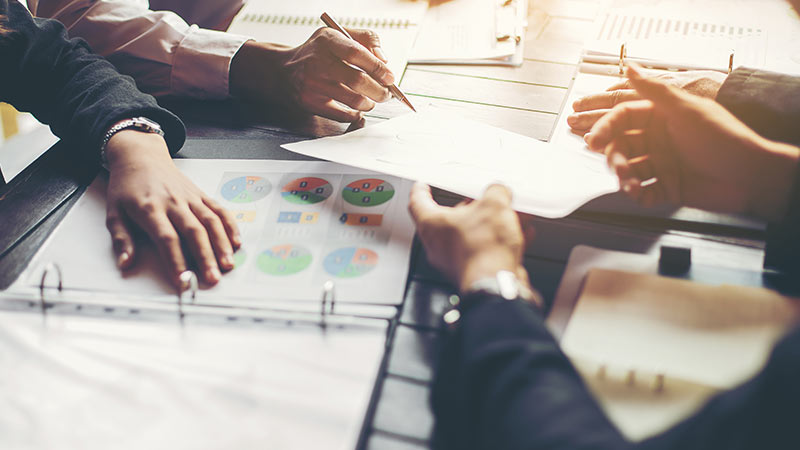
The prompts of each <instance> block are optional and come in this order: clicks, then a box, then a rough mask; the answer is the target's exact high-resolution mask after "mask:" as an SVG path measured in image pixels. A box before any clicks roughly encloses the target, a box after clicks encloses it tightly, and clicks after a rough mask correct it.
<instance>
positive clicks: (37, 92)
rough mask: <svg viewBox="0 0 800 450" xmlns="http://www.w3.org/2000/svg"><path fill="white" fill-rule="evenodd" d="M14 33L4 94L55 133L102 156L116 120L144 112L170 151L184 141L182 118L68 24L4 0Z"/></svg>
mask: <svg viewBox="0 0 800 450" xmlns="http://www.w3.org/2000/svg"><path fill="white" fill-rule="evenodd" d="M0 5H2V6H5V7H6V8H7V11H8V13H7V14H8V25H9V28H10V29H11V30H12V32H13V33H12V35H11V36H9V37H7V38H5V41H4V42H3V43H2V47H0V58H2V60H3V63H4V67H3V70H2V71H0V80H2V83H1V84H0V94H1V95H0V97H1V98H2V99H3V100H5V101H7V102H8V103H11V104H12V105H14V106H15V107H16V108H17V109H20V110H22V111H27V112H31V113H33V115H34V116H36V118H37V119H39V120H40V121H41V122H43V123H46V124H48V125H50V128H51V129H52V130H53V133H54V134H55V135H56V136H58V137H60V138H62V139H64V140H66V141H68V142H70V143H71V144H73V145H74V146H75V147H76V148H79V149H80V150H79V151H80V152H81V153H82V154H83V155H85V156H88V157H90V158H93V159H94V160H97V156H98V154H99V151H100V146H101V143H102V139H103V136H104V135H105V133H106V131H108V129H109V128H110V127H111V126H112V125H113V124H114V123H116V122H118V121H120V120H122V119H125V118H130V117H137V116H145V117H148V118H150V119H152V120H154V121H156V122H158V123H159V124H160V125H161V127H162V128H163V130H164V132H165V139H166V141H167V145H168V146H169V148H170V151H171V152H173V153H174V152H177V151H178V150H179V149H180V147H181V146H182V145H183V142H184V140H185V138H186V132H185V129H184V127H183V124H182V123H181V121H180V120H179V119H178V118H177V117H176V116H175V115H174V114H172V113H170V112H169V111H167V110H165V109H163V108H161V107H159V106H158V104H157V103H156V101H155V99H154V98H153V97H151V96H149V95H147V94H143V93H141V92H140V91H139V90H138V89H137V88H136V85H135V84H134V82H133V80H132V79H131V78H130V77H126V76H123V75H120V74H119V73H118V72H117V71H116V70H115V69H114V67H113V66H112V65H111V64H110V63H108V62H107V61H105V60H103V59H102V58H101V57H99V56H97V55H94V54H92V53H91V52H90V50H89V47H88V46H87V45H86V43H85V42H84V41H82V40H79V39H73V40H69V39H67V36H66V32H65V30H64V27H63V25H61V24H60V23H58V22H56V21H54V20H46V19H33V18H32V17H31V16H30V14H29V13H28V11H27V10H26V9H25V7H24V6H22V5H21V4H20V3H19V2H17V1H12V2H10V3H9V2H7V0H2V3H0Z"/></svg>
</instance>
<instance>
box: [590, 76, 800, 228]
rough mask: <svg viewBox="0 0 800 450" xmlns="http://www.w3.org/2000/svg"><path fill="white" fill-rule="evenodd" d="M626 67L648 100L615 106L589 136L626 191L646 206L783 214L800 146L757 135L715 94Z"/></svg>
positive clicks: (768, 215)
mask: <svg viewBox="0 0 800 450" xmlns="http://www.w3.org/2000/svg"><path fill="white" fill-rule="evenodd" d="M627 73H628V78H629V80H630V83H631V86H632V87H633V88H634V89H636V91H637V92H638V94H639V95H641V96H642V97H643V98H644V99H646V100H642V101H635V102H627V103H624V104H621V105H618V106H616V107H615V108H614V109H613V110H612V111H611V112H610V113H609V114H608V115H606V116H604V117H603V118H602V119H600V120H599V121H598V122H597V124H595V126H594V127H593V128H592V131H591V133H590V134H589V136H588V138H587V143H588V144H589V147H590V148H591V149H593V150H595V151H604V152H605V153H606V155H607V157H608V161H609V165H610V166H611V167H612V168H614V169H615V170H616V172H617V175H618V176H619V178H620V185H621V186H622V189H623V190H624V191H625V192H627V193H628V194H629V195H630V196H632V197H633V198H635V199H637V200H639V201H640V202H642V203H643V204H645V205H652V204H655V203H660V202H668V203H672V204H676V205H686V206H693V207H697V208H702V209H706V210H710V211H716V212H726V213H749V214H753V215H756V216H758V217H761V218H764V219H767V220H774V219H778V218H780V217H781V216H782V214H783V211H784V210H785V208H786V204H787V197H788V194H789V191H790V189H791V186H792V182H793V179H794V173H795V170H796V165H797V160H798V153H799V152H800V150H798V149H797V148H795V147H792V146H788V145H784V144H778V143H774V142H771V141H768V140H766V139H764V138H762V137H761V136H759V135H758V134H756V133H755V132H754V131H752V130H751V129H750V128H748V127H747V126H746V125H745V124H743V123H742V122H740V121H739V120H738V119H736V117H734V116H733V115H732V114H731V113H729V112H728V111H727V110H726V109H725V108H724V107H722V106H721V105H720V104H718V103H716V102H715V101H713V100H709V99H705V98H702V97H698V96H695V95H692V94H689V93H687V92H685V91H683V90H681V89H678V88H676V87H674V86H670V85H669V84H667V83H666V82H663V81H660V80H655V79H646V78H644V77H643V76H642V74H641V73H640V72H639V71H638V70H637V69H636V68H634V67H630V68H628V72H627Z"/></svg>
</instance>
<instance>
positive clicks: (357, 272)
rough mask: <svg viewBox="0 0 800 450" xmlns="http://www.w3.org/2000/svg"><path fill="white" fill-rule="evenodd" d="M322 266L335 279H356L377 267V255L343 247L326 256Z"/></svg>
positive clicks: (366, 249)
mask: <svg viewBox="0 0 800 450" xmlns="http://www.w3.org/2000/svg"><path fill="white" fill-rule="evenodd" d="M322 265H323V267H325V271H327V272H328V273H329V274H331V275H333V276H335V277H338V278H357V277H360V276H362V275H364V274H366V273H368V272H370V271H371V270H372V269H374V268H375V266H377V265H378V254H377V253H375V252H374V251H372V250H370V249H368V248H359V247H345V248H340V249H338V250H334V251H332V252H331V253H330V254H328V256H326V257H325V260H324V261H323V262H322Z"/></svg>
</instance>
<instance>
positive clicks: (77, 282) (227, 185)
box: [15, 159, 414, 305]
mask: <svg viewBox="0 0 800 450" xmlns="http://www.w3.org/2000/svg"><path fill="white" fill-rule="evenodd" d="M175 163H176V165H177V166H178V168H179V169H180V170H181V171H182V172H183V173H184V174H186V175H187V176H188V177H189V178H190V179H191V180H192V181H193V182H194V183H195V184H197V186H198V187H200V189H202V190H203V191H205V192H206V193H208V194H209V195H210V196H212V197H214V198H215V199H216V200H217V201H218V202H219V203H220V204H221V205H222V206H224V207H225V208H227V209H228V210H229V211H231V212H232V213H233V214H234V216H235V218H236V220H237V223H238V225H239V230H240V231H241V234H242V240H243V246H242V248H241V249H240V250H239V251H238V252H237V253H236V254H235V255H234V256H235V260H236V268H235V269H234V270H233V271H232V272H230V273H228V274H226V275H224V276H223V279H222V281H221V282H220V283H219V284H218V285H217V286H214V287H213V288H208V287H204V288H203V289H201V291H200V292H199V294H198V302H199V303H201V304H202V303H209V304H219V303H220V302H222V303H223V304H234V303H237V302H241V303H243V304H245V305H247V304H251V303H252V302H253V301H257V300H259V299H263V300H273V301H292V302H294V303H295V304H298V303H303V302H304V301H308V302H310V303H312V304H318V302H319V300H320V297H321V293H322V292H323V285H324V284H325V283H326V282H327V281H333V282H334V284H335V292H336V301H337V302H344V303H347V302H354V303H365V304H382V305H394V304H400V303H401V302H402V298H403V294H404V290H405V285H406V278H407V276H408V269H409V260H410V254H411V244H412V241H413V235H414V226H413V223H412V221H411V218H410V216H409V214H408V211H407V208H408V196H409V192H410V189H411V182H409V181H406V180H402V179H400V178H397V177H392V176H385V175H375V174H374V173H370V172H366V171H363V170H359V169H354V168H349V167H344V166H340V165H337V164H332V163H326V162H297V161H262V160H255V161H244V160H236V161H235V160H188V159H184V160H181V159H179V160H175ZM105 191H106V180H105V178H104V176H100V177H98V179H97V180H95V181H94V183H93V184H92V185H91V186H90V187H89V189H88V191H87V192H86V193H85V195H84V197H83V198H81V199H80V200H79V202H78V204H76V205H75V207H74V208H73V210H72V211H71V212H70V213H69V215H68V216H67V217H66V218H65V219H64V221H63V223H62V224H61V225H60V226H59V227H58V229H57V230H56V231H55V232H54V233H53V235H52V236H51V237H50V238H49V239H48V241H47V242H46V244H45V245H44V246H43V248H42V249H41V250H40V251H39V253H38V254H37V255H36V257H35V258H34V260H33V262H32V263H31V264H30V266H29V267H28V269H27V270H26V271H25V272H24V273H23V275H21V277H20V281H19V282H18V283H16V284H15V287H20V286H21V287H23V288H24V287H28V288H30V287H33V286H38V285H39V283H40V281H41V274H42V270H43V269H44V267H46V265H47V264H48V263H57V264H58V265H59V266H60V267H61V270H62V272H63V277H64V285H65V286H66V287H67V288H68V289H78V290H86V291H105V292H134V293H137V294H144V295H152V296H156V297H158V296H165V301H169V302H174V301H175V297H174V289H173V288H172V287H171V286H170V285H169V282H168V280H167V279H165V277H164V276H163V275H162V274H163V273H164V267H163V265H162V262H161V261H160V259H159V258H158V257H157V255H156V252H155V249H154V247H152V246H151V245H150V244H149V242H148V241H147V240H146V239H141V240H140V242H139V243H138V247H137V248H138V256H137V263H136V265H135V268H134V269H132V270H131V271H129V272H126V273H124V274H123V273H121V272H120V271H118V270H117V269H116V267H115V264H114V255H113V251H112V247H111V239H110V237H109V236H108V232H107V231H106V229H105V209H106V206H105Z"/></svg>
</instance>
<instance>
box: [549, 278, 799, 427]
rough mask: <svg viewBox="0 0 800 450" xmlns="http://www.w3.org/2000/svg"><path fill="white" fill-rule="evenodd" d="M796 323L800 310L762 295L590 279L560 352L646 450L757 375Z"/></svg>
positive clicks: (671, 282) (676, 283)
mask: <svg viewBox="0 0 800 450" xmlns="http://www.w3.org/2000/svg"><path fill="white" fill-rule="evenodd" d="M798 313H800V303H798V302H797V300H795V299H791V298H788V297H784V296H781V295H779V294H778V293H776V292H773V291H770V290H767V289H763V288H752V287H743V286H724V285H723V286H711V285H704V284H700V283H695V282H691V281H686V280H677V279H672V278H666V277H660V276H656V275H647V274H637V273H630V272H622V271H617V270H607V269H593V270H591V271H590V272H589V274H588V275H587V277H586V281H585V283H584V287H583V290H582V293H581V294H580V298H579V299H578V302H577V304H576V306H575V309H574V311H573V313H572V317H571V318H570V320H569V323H568V324H567V327H566V330H565V332H564V336H563V338H562V340H561V346H562V348H563V350H564V353H566V354H567V355H568V356H569V357H570V359H571V360H572V361H573V362H574V363H575V364H576V366H577V367H578V369H579V371H580V372H581V375H583V377H584V380H585V381H586V383H587V385H588V386H589V387H590V389H591V390H592V392H593V393H594V394H595V396H597V398H598V400H599V402H600V404H601V406H602V407H603V409H604V410H605V411H606V412H607V413H608V414H609V417H610V418H611V420H612V422H614V423H615V424H616V425H617V426H618V427H619V428H620V430H621V431H622V432H623V433H624V434H625V435H626V436H627V437H628V438H630V439H634V440H639V439H642V438H644V437H647V436H650V435H653V434H656V433H658V432H660V431H663V430H664V429H666V428H669V427H670V426H672V425H674V424H675V423H676V422H678V421H679V420H681V419H683V418H685V417H687V416H688V415H690V414H691V413H692V412H694V411H696V410H697V408H699V407H701V406H702V405H703V404H704V403H705V401H707V400H708V399H709V397H710V396H711V395H713V394H715V393H717V392H719V391H720V390H724V389H730V388H733V387H735V386H737V385H739V384H740V383H742V382H744V381H745V380H747V379H749V378H750V377H752V376H753V375H755V374H756V373H757V372H758V371H759V370H761V368H762V367H763V365H764V363H765V362H766V360H767V358H768V357H769V354H770V351H771V349H772V347H773V345H774V344H775V342H776V341H777V340H778V339H779V338H780V337H781V336H782V335H783V334H784V333H785V332H786V330H787V329H788V328H790V327H791V326H792V325H793V324H796V322H797V319H798Z"/></svg>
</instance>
